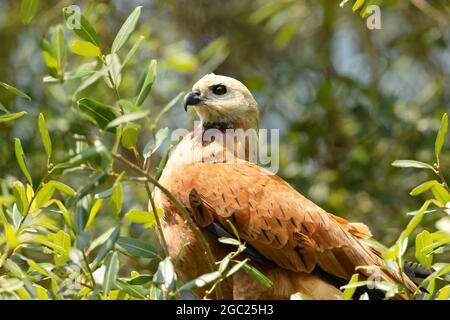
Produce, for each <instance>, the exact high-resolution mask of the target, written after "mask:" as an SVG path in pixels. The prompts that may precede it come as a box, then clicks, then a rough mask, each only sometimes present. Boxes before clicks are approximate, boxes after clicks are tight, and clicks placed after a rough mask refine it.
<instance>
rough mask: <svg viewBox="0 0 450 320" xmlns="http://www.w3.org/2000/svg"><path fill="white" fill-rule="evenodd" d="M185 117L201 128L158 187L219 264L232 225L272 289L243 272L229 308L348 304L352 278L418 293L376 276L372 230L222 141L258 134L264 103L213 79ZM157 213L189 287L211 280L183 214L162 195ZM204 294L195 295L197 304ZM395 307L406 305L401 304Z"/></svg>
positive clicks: (398, 278) (380, 272)
mask: <svg viewBox="0 0 450 320" xmlns="http://www.w3.org/2000/svg"><path fill="white" fill-rule="evenodd" d="M188 107H192V108H194V109H195V111H196V113H197V115H198V116H199V118H200V121H199V123H198V125H197V126H196V127H195V128H194V130H193V131H191V132H190V133H189V134H187V135H185V136H184V138H183V139H182V140H181V142H180V143H179V144H178V145H177V147H176V148H175V150H174V151H173V152H172V154H171V155H170V157H169V159H168V161H167V164H166V166H165V168H164V170H163V172H162V174H161V176H160V178H159V181H158V182H159V183H160V184H161V185H162V186H164V187H165V188H166V189H167V190H168V191H169V192H170V193H171V194H172V195H173V196H174V197H175V198H176V199H177V200H178V201H179V202H180V203H181V204H182V205H183V206H184V208H185V209H186V210H187V211H188V213H189V214H190V216H191V218H192V220H193V222H194V223H195V224H196V225H197V226H198V228H199V229H200V232H201V233H202V235H203V237H204V239H206V241H207V243H208V244H209V246H210V248H211V252H212V255H213V257H214V259H215V260H216V261H220V260H221V259H223V258H224V256H225V255H226V254H227V253H229V252H230V251H231V250H232V248H230V247H229V246H227V245H225V244H223V243H220V242H219V241H218V238H219V237H221V236H233V234H234V233H233V228H232V226H231V224H232V225H233V226H234V228H235V229H236V231H237V232H238V235H239V237H240V238H241V239H242V240H243V241H245V244H246V246H247V247H248V250H247V252H246V254H247V255H248V257H250V259H251V260H250V264H251V265H252V266H254V267H255V268H257V269H258V270H259V271H261V272H262V273H263V274H264V275H265V276H266V277H267V278H269V279H270V280H271V282H272V284H273V285H272V286H271V287H269V286H266V285H263V284H261V283H260V282H258V281H256V280H255V279H254V278H252V277H251V276H250V275H249V274H248V273H246V272H245V271H243V270H240V271H238V272H237V273H235V274H233V275H232V276H231V277H230V278H226V279H225V280H224V282H223V283H222V285H221V287H222V290H223V297H224V298H225V299H251V300H256V299H269V300H272V299H289V298H290V296H291V295H292V294H295V293H298V292H299V293H302V294H305V295H306V296H308V297H310V298H311V299H316V300H334V299H341V298H342V294H343V292H342V291H341V290H340V287H341V286H342V285H344V284H346V283H347V282H348V281H349V279H351V277H352V275H353V274H355V273H358V275H359V279H360V280H364V279H374V276H376V277H377V278H376V279H378V280H381V281H388V282H391V283H396V284H399V283H403V284H404V286H405V287H406V290H408V291H409V292H411V293H414V292H416V290H417V286H416V284H415V283H414V282H413V281H412V280H411V279H410V278H409V277H408V276H407V275H406V274H400V273H399V272H397V271H393V270H390V269H386V268H371V266H380V267H381V266H383V264H384V260H383V258H382V256H383V252H382V250H381V249H379V247H375V246H373V245H370V244H369V242H368V241H365V240H367V239H371V238H372V234H371V232H370V230H369V228H368V227H367V226H366V225H364V224H362V223H351V222H349V221H347V220H346V219H344V218H342V217H339V216H337V215H335V214H332V213H329V212H327V211H325V210H323V209H322V208H321V207H319V206H318V205H316V204H315V203H313V202H312V201H311V200H309V199H308V198H306V197H305V196H303V195H302V194H301V193H299V192H298V191H297V190H295V189H294V188H293V187H292V186H290V185H289V184H288V183H287V182H286V181H284V180H283V179H282V178H280V177H279V176H277V175H276V174H274V173H272V172H270V171H268V170H267V169H265V168H263V167H261V166H259V165H258V164H257V163H255V162H253V161H249V157H250V155H251V154H250V153H251V152H250V149H249V143H248V141H247V140H245V141H244V142H242V141H235V142H236V143H235V144H232V146H231V147H230V146H228V145H226V146H224V143H223V141H225V140H226V139H222V140H221V139H220V138H224V137H226V135H227V132H229V131H230V130H231V131H233V130H239V129H241V130H247V131H248V130H250V131H251V130H256V131H257V130H258V129H259V111H258V106H257V102H256V100H255V99H254V97H253V95H252V94H251V92H250V91H249V89H248V88H247V87H246V86H245V85H244V84H242V83H241V82H240V81H238V80H236V79H234V78H232V77H228V76H222V75H216V74H213V73H211V74H207V75H205V76H203V77H202V78H201V79H200V80H198V81H197V82H196V83H195V84H194V86H193V87H192V91H191V92H189V93H188V94H187V95H186V96H185V99H184V109H185V110H187V108H188ZM208 130H212V131H214V132H215V134H214V138H213V139H211V137H209V138H208V139H206V138H205V134H206V133H207V131H208ZM155 204H156V205H157V206H158V207H160V208H162V209H163V211H164V215H163V217H162V219H161V228H162V234H163V237H164V238H165V242H166V243H167V249H168V252H169V255H170V257H171V258H172V261H176V269H177V272H178V274H179V275H180V276H181V278H182V280H183V281H190V280H192V279H195V278H196V277H198V276H200V275H202V274H205V273H208V272H211V270H210V269H209V265H208V261H207V257H206V255H205V252H204V248H203V247H202V245H201V243H200V241H199V239H197V237H196V235H195V232H194V231H193V230H192V228H191V227H190V226H189V224H188V223H187V222H186V219H185V218H184V217H183V215H182V212H180V209H179V207H177V206H176V205H175V204H174V203H173V201H171V199H170V198H169V197H168V196H167V194H165V193H164V192H162V191H161V190H159V189H156V190H155ZM229 222H231V224H230V223H229ZM358 266H367V268H357V269H356V267H358ZM205 290H206V289H197V290H196V291H195V292H194V294H195V295H196V296H197V297H199V298H200V297H202V296H203V294H204V293H205ZM368 290H369V289H368ZM369 291H370V290H369ZM375 291H376V290H375ZM382 297H384V295H383V296H382ZM395 298H396V299H406V297H405V295H404V294H397V295H396V296H395Z"/></svg>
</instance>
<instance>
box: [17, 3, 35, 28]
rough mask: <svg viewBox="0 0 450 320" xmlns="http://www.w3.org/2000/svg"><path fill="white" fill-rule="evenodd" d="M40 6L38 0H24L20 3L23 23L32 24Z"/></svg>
mask: <svg viewBox="0 0 450 320" xmlns="http://www.w3.org/2000/svg"><path fill="white" fill-rule="evenodd" d="M37 7H38V1H37V0H22V2H21V4H20V17H21V19H22V23H24V24H30V23H31V21H32V20H33V18H34V15H35V14H36V11H37Z"/></svg>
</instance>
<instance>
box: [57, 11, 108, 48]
mask: <svg viewBox="0 0 450 320" xmlns="http://www.w3.org/2000/svg"><path fill="white" fill-rule="evenodd" d="M63 15H64V19H65V20H66V24H67V25H70V26H71V27H72V28H71V29H72V30H73V32H75V34H76V35H77V36H79V37H80V38H81V39H83V40H85V41H89V42H90V43H92V44H93V45H95V46H97V47H99V46H100V42H99V40H98V35H97V32H96V31H95V29H94V28H93V27H92V26H91V24H90V23H89V21H88V20H87V19H86V17H85V16H84V15H82V14H80V20H79V21H76V20H77V19H76V18H77V17H76V12H75V11H74V10H73V9H72V8H71V7H65V8H63ZM77 23H79V24H80V25H79V28H77V26H73V24H77Z"/></svg>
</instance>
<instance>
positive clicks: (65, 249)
mask: <svg viewBox="0 0 450 320" xmlns="http://www.w3.org/2000/svg"><path fill="white" fill-rule="evenodd" d="M52 236H53V237H51V240H52V241H53V243H54V244H55V245H56V246H58V247H60V248H61V249H60V250H56V251H55V257H54V259H55V264H56V265H57V266H62V265H64V264H65V263H66V262H67V261H68V260H69V257H70V248H71V240H70V236H69V235H68V234H67V233H65V232H64V231H62V230H59V231H58V232H57V233H56V234H54V235H52Z"/></svg>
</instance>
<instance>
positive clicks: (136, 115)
mask: <svg viewBox="0 0 450 320" xmlns="http://www.w3.org/2000/svg"><path fill="white" fill-rule="evenodd" d="M149 113H150V112H149V111H148V110H146V111H141V112H133V113H128V114H125V115H123V116H120V117H117V118H116V119H114V120H113V121H111V122H110V123H108V125H107V126H106V129H109V128H113V127H117V126H119V125H121V124H124V123H129V122H133V121H136V120H139V119H142V118H145V117H147V115H148V114H149Z"/></svg>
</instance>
